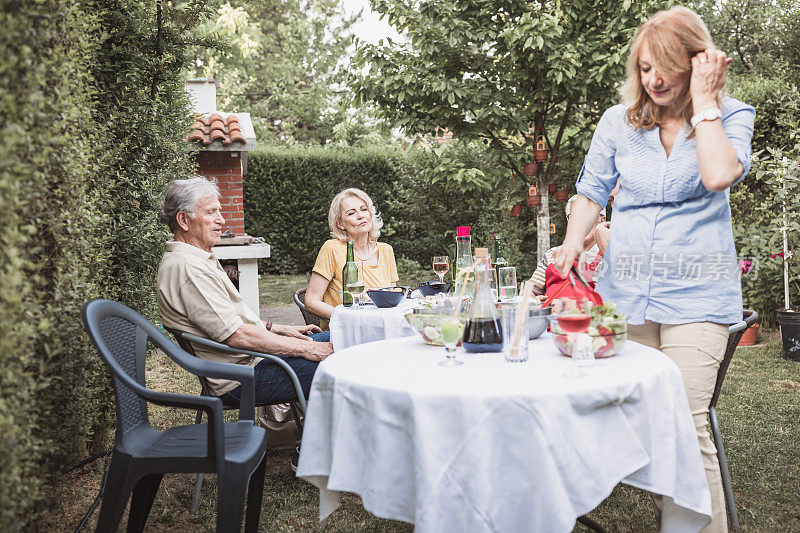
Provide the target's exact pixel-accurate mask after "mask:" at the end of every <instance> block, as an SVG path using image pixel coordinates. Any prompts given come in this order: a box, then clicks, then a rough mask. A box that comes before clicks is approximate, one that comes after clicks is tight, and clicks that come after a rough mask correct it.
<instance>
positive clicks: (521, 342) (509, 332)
mask: <svg viewBox="0 0 800 533" xmlns="http://www.w3.org/2000/svg"><path fill="white" fill-rule="evenodd" d="M501 306H502V307H501V313H502V320H501V324H502V328H503V339H504V341H505V342H504V343H503V355H504V357H505V360H506V361H508V362H509V363H524V362H525V361H527V360H528V334H529V329H528V328H529V327H530V324H529V323H528V317H527V316H526V317H524V318H523V319H522V320H521V321H519V324H517V321H518V318H520V317H519V316H518V313H522V312H523V311H522V306H521V305H520V304H518V303H517V302H506V303H503V304H501ZM526 314H527V313H526ZM518 327H519V331H517V328H518ZM514 341H516V344H515V343H514Z"/></svg>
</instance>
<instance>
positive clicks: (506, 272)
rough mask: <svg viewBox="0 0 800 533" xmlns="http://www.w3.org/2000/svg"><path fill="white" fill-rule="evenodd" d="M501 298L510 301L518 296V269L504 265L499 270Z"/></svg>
mask: <svg viewBox="0 0 800 533" xmlns="http://www.w3.org/2000/svg"><path fill="white" fill-rule="evenodd" d="M499 278H500V279H499V280H498V284H499V286H500V300H502V301H504V302H508V301H511V300H514V299H515V298H516V297H517V269H516V268H514V267H503V268H501V269H500V272H499Z"/></svg>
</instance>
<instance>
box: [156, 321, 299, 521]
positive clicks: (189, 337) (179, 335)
mask: <svg viewBox="0 0 800 533" xmlns="http://www.w3.org/2000/svg"><path fill="white" fill-rule="evenodd" d="M166 329H167V331H169V332H170V333H171V334H172V336H173V337H175V340H176V341H178V344H179V345H180V347H181V348H183V349H184V350H185V351H186V352H187V353H189V354H191V355H193V356H195V357H197V354H196V353H195V351H194V347H193V346H192V344H191V342H195V343H197V344H201V345H205V346H207V347H210V348H213V349H215V350H217V351H222V352H227V353H231V354H247V355H252V356H254V357H260V358H262V359H270V360H271V361H272V362H274V363H276V364H278V365H279V366H280V367H281V368H283V369H284V370H285V371H286V373H287V374H288V375H289V379H291V380H292V384H293V385H294V390H295V392H296V393H297V401H296V402H291V403H290V404H289V405H290V407H291V409H292V415H293V416H294V422H295V424H296V425H297V431H298V432H299V433H300V434H301V435H302V433H303V422H302V417H301V416H300V413H299V412H298V410H297V408H298V404H299V407H300V409H301V410H302V413H303V415H305V412H306V401H305V397H304V396H303V388H302V387H301V386H300V380H299V379H298V378H297V374H296V373H295V372H294V370H293V369H292V367H291V366H289V365H288V364H287V363H286V361H284V360H282V359H281V358H280V357H275V356H274V355H269V354H265V353H261V352H251V351H248V350H241V349H238V348H231V347H230V346H228V345H226V344H221V343H219V342H214V341H212V340H209V339H206V338H205V337H200V336H198V335H194V334H192V333H187V332H185V331H181V330H178V329H174V328H166ZM189 341H191V342H189ZM197 377H198V379H199V380H200V391H201V392H200V394H201V395H203V396H210V397H212V398H213V397H214V396H213V395H212V394H211V389H210V388H209V386H208V381H207V380H206V379H205V378H204V377H203V376H197ZM223 409H224V410H228V409H236V407H235V406H228V405H223ZM202 420H203V411H202V410H201V409H198V410H197V417H196V419H195V423H197V424H199V423H200V422H202ZM202 486H203V473H202V472H201V473H200V474H198V476H197V481H195V486H194V493H193V495H192V505H191V508H190V509H191V511H192V512H194V511H195V509H197V505H198V503H199V501H200V489H201V488H202Z"/></svg>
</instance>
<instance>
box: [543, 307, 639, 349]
mask: <svg viewBox="0 0 800 533" xmlns="http://www.w3.org/2000/svg"><path fill="white" fill-rule="evenodd" d="M591 316H592V320H591V322H590V323H589V331H588V334H589V337H590V338H591V339H592V348H593V349H594V356H595V357H596V358H598V359H602V358H604V357H611V356H613V355H617V354H618V353H619V352H620V350H622V347H623V346H624V345H625V341H626V340H627V338H628V321H627V319H626V318H625V315H618V314H617V313H616V306H615V305H614V304H612V303H606V304H603V305H595V306H593V307H592V310H591ZM550 330H551V331H552V333H553V342H554V343H555V345H556V348H558V351H559V352H561V354H562V355H566V356H567V357H572V349H573V348H574V346H575V341H574V340H573V339H574V334H573V336H572V337H570V336H569V335H568V334H567V333H565V332H564V331H563V330H562V329H561V327H559V325H558V317H557V316H556V315H552V318H551V323H550Z"/></svg>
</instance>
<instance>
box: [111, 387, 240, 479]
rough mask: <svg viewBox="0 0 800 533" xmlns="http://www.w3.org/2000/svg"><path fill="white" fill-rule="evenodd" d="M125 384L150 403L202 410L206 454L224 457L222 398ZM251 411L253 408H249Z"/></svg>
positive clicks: (218, 457)
mask: <svg viewBox="0 0 800 533" xmlns="http://www.w3.org/2000/svg"><path fill="white" fill-rule="evenodd" d="M126 385H128V386H129V387H130V388H132V389H134V392H135V393H136V394H137V395H139V396H141V397H142V398H144V399H145V400H147V401H148V402H150V403H154V404H156V405H161V406H164V407H178V408H182V409H193V410H198V409H201V410H203V411H204V412H205V413H206V414H207V415H208V444H207V445H208V456H209V457H215V458H217V463H219V459H220V458H223V459H224V457H225V430H224V429H223V425H222V424H223V421H224V419H223V415H222V400H220V399H219V398H214V397H210V396H192V395H188V394H175V393H173V392H157V391H152V390H150V389H148V388H146V387H143V386H142V385H139V384H138V383H137V382H135V381H133V380H128V381H126ZM250 411H251V412H252V411H253V409H251V410H250ZM218 466H219V464H218Z"/></svg>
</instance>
